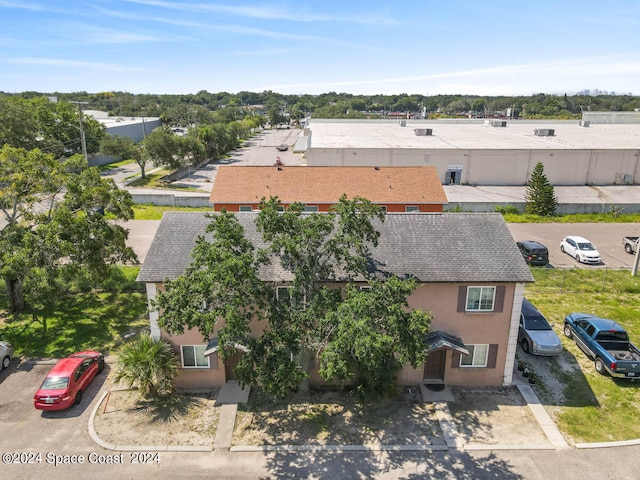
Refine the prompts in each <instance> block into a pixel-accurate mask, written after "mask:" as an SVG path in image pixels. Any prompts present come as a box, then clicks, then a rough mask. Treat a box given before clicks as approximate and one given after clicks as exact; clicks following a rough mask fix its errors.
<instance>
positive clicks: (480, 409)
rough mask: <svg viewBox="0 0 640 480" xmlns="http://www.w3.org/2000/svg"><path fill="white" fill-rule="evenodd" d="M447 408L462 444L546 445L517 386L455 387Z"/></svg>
mask: <svg viewBox="0 0 640 480" xmlns="http://www.w3.org/2000/svg"><path fill="white" fill-rule="evenodd" d="M451 391H452V393H453V395H454V397H455V402H451V403H449V410H450V411H451V415H452V416H453V421H454V423H455V424H456V427H457V429H458V434H459V436H460V440H461V441H462V443H464V444H467V445H469V444H471V445H473V444H480V445H498V444H508V445H538V444H539V445H548V444H549V441H548V439H547V437H546V435H545V434H544V432H543V431H542V428H541V427H540V425H539V423H538V422H537V421H536V419H535V417H534V416H533V413H532V412H531V410H530V409H529V406H528V405H527V403H526V402H525V401H524V399H523V398H522V395H521V394H520V392H519V391H518V389H517V387H503V388H456V387H452V388H451Z"/></svg>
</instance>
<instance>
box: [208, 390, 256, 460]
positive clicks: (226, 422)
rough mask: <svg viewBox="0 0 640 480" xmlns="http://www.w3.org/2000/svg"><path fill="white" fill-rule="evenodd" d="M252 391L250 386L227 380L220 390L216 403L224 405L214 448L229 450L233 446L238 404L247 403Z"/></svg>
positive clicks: (221, 409)
mask: <svg viewBox="0 0 640 480" xmlns="http://www.w3.org/2000/svg"><path fill="white" fill-rule="evenodd" d="M250 391H251V387H250V386H246V387H245V388H242V387H241V386H240V384H239V383H238V382H227V383H225V384H224V385H223V386H222V388H221V389H220V391H219V392H218V397H217V398H216V405H222V407H221V408H220V419H219V420H218V429H217V430H216V439H215V441H214V442H213V448H214V449H216V450H229V449H230V448H231V442H232V440H233V427H234V425H235V423H236V415H237V413H238V404H239V403H247V401H248V400H249V392H250Z"/></svg>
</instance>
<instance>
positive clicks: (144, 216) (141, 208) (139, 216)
mask: <svg viewBox="0 0 640 480" xmlns="http://www.w3.org/2000/svg"><path fill="white" fill-rule="evenodd" d="M168 211H180V212H203V213H213V208H211V207H169V206H160V205H150V204H136V205H134V206H133V213H134V217H133V218H135V219H136V220H161V219H162V214H163V213H164V212H168Z"/></svg>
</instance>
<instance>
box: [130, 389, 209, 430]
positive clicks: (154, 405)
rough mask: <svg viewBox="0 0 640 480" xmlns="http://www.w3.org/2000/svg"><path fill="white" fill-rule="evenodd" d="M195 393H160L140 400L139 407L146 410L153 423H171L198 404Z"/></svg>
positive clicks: (137, 404)
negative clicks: (157, 395)
mask: <svg viewBox="0 0 640 480" xmlns="http://www.w3.org/2000/svg"><path fill="white" fill-rule="evenodd" d="M198 404H199V402H198V399H197V398H196V396H194V395H173V394H167V395H160V396H159V397H156V398H154V399H144V400H138V402H137V403H136V406H137V408H138V409H141V410H145V411H146V412H147V413H149V415H150V421H151V422H153V423H158V422H159V423H170V422H172V421H174V420H176V419H177V418H178V417H183V416H184V415H186V414H187V413H188V412H189V411H190V410H192V409H193V408H195V407H196V406H198Z"/></svg>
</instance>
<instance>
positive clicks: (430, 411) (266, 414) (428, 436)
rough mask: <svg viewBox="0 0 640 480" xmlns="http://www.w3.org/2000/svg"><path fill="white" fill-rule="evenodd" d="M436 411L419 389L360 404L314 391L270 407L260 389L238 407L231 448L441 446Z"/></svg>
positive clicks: (339, 395)
mask: <svg viewBox="0 0 640 480" xmlns="http://www.w3.org/2000/svg"><path fill="white" fill-rule="evenodd" d="M444 443H445V442H444V438H443V435H442V432H441V430H440V426H439V424H438V421H437V419H436V418H435V409H434V407H433V405H432V404H428V403H424V402H423V400H422V395H421V394H420V389H419V388H418V387H403V388H400V389H399V390H398V392H397V394H396V395H395V396H394V397H393V398H390V399H388V400H384V401H382V402H380V403H376V404H370V405H360V404H358V403H357V402H356V401H355V400H354V399H353V398H352V397H350V396H349V395H347V394H345V393H343V392H341V391H330V392H326V391H325V392H322V391H313V392H311V393H310V394H306V395H296V396H293V397H291V398H289V399H287V400H286V401H282V402H274V401H273V400H271V399H269V398H268V397H266V396H265V395H264V394H263V393H262V392H260V390H258V389H254V390H252V391H251V397H250V398H249V403H248V404H247V405H245V406H242V405H241V406H239V408H238V415H237V417H236V424H235V429H234V434H233V444H234V445H363V444H364V445H367V444H369V445H371V444H376V445H407V444H419V445H432V444H438V445H442V444H444Z"/></svg>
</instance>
